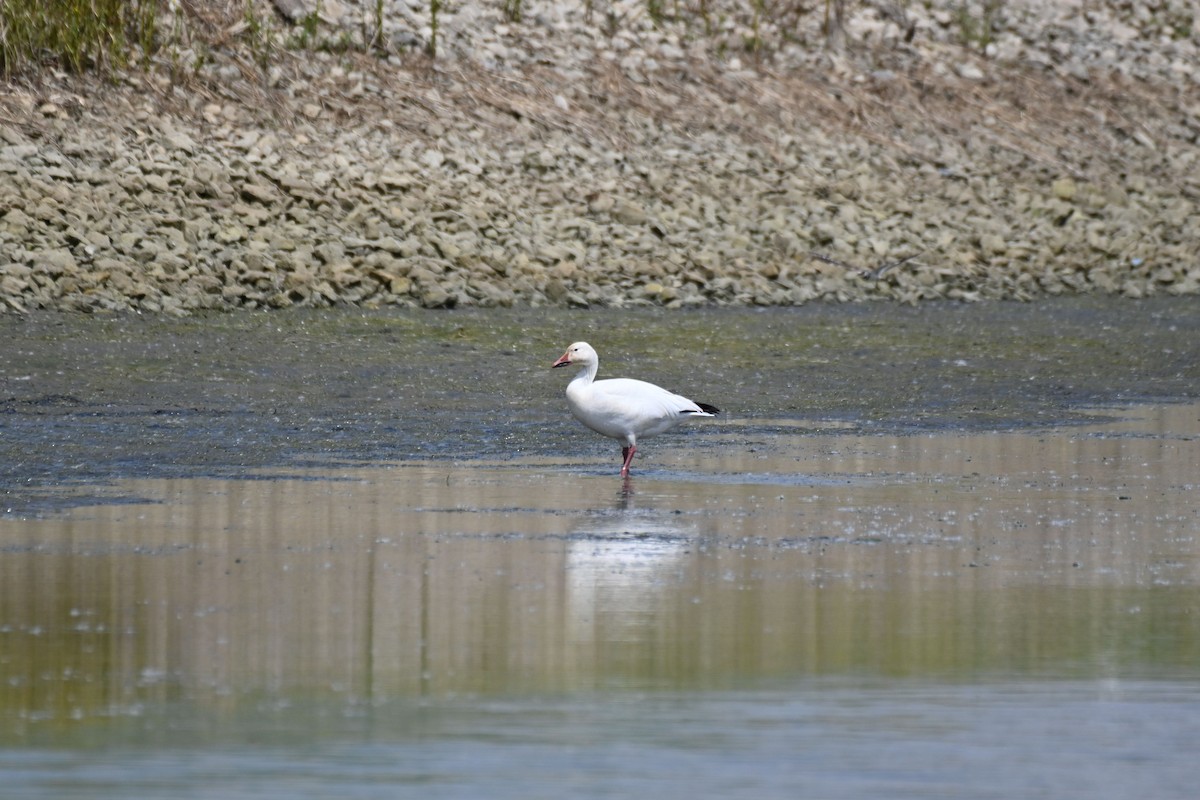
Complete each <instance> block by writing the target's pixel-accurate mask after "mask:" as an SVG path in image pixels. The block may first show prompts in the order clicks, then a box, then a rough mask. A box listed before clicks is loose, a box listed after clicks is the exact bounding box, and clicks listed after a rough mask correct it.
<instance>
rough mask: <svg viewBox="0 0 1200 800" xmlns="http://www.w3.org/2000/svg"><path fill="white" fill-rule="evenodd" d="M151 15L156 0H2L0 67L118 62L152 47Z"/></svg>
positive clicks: (93, 66)
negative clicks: (137, 51) (135, 52)
mask: <svg viewBox="0 0 1200 800" xmlns="http://www.w3.org/2000/svg"><path fill="white" fill-rule="evenodd" d="M157 21H158V2H157V0H4V2H2V3H0V73H3V74H4V75H5V76H7V75H11V74H12V73H14V72H17V71H20V70H23V69H27V68H38V67H43V66H56V67H58V68H61V69H67V70H71V71H75V72H80V71H84V70H104V69H112V68H120V67H123V66H125V65H126V64H127V63H128V62H129V60H130V56H131V54H132V53H133V52H134V51H135V50H148V49H150V48H152V47H153V44H154V36H155V30H156V25H157Z"/></svg>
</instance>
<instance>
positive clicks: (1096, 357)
mask: <svg viewBox="0 0 1200 800" xmlns="http://www.w3.org/2000/svg"><path fill="white" fill-rule="evenodd" d="M0 337H3V339H4V341H5V342H6V343H7V344H6V346H5V347H4V348H3V350H2V351H0V432H2V436H0V512H2V513H5V514H10V515H23V514H31V513H41V512H48V511H52V510H54V509H55V508H58V507H63V506H64V505H69V504H76V503H79V502H90V501H93V500H95V499H97V498H96V496H95V493H94V492H92V491H89V492H88V493H85V496H83V497H73V498H71V497H64V496H63V495H62V494H61V492H60V491H58V490H59V489H61V487H64V486H71V485H75V484H78V485H81V486H83V485H88V486H94V485H96V484H103V483H104V482H106V481H111V480H115V479H118V478H127V477H172V476H198V475H212V476H249V475H262V474H269V472H270V470H273V469H279V470H287V469H288V468H292V467H295V466H298V465H327V464H333V463H338V462H341V461H344V460H351V461H364V462H376V461H396V460H411V459H474V458H488V459H503V458H507V457H512V456H515V455H523V456H528V455H535V456H537V455H544V456H563V457H571V456H572V455H581V454H589V455H591V454H596V453H600V452H603V451H605V448H607V447H608V445H609V444H610V443H609V442H607V441H603V440H601V439H600V438H599V437H595V436H593V435H591V434H589V433H587V432H586V431H583V430H582V429H581V428H579V427H578V426H577V425H576V424H574V423H573V421H572V420H570V418H569V416H568V414H567V412H566V410H565V408H564V406H563V402H562V390H563V386H564V384H565V379H564V378H563V376H562V375H561V374H560V373H552V372H551V371H550V369H549V365H550V363H551V361H552V360H553V359H554V358H555V357H556V356H557V355H559V352H560V351H561V349H562V347H563V346H564V345H565V344H566V343H568V342H570V341H572V340H575V339H588V340H590V341H591V342H592V343H593V344H595V345H596V346H597V349H599V350H600V353H601V359H602V363H601V374H602V376H603V375H607V376H618V375H637V376H639V377H646V378H649V379H652V380H655V381H656V382H659V383H662V384H664V385H667V386H671V387H673V388H676V389H678V390H680V391H686V392H688V393H689V394H691V395H692V396H695V397H697V398H700V399H703V400H705V401H707V402H711V403H714V404H716V405H718V406H720V407H721V408H722V409H724V410H725V411H726V414H725V417H724V419H725V421H726V422H729V421H737V425H731V426H730V430H731V431H737V432H739V433H737V434H736V435H735V438H734V440H733V444H732V445H730V444H726V445H723V446H737V444H738V442H739V441H742V442H743V443H752V442H753V441H754V440H756V439H761V438H765V437H769V436H770V433H771V430H772V426H773V425H776V424H778V421H779V420H792V421H794V420H800V421H804V422H805V423H806V424H808V423H810V424H811V425H812V428H813V430H820V431H824V432H833V431H836V430H846V431H854V432H857V433H862V432H873V431H878V432H888V433H906V432H920V431H930V430H948V429H950V430H953V429H962V430H972V429H974V430H978V429H983V428H987V429H992V428H1008V427H1026V426H1051V425H1062V424H1069V423H1071V422H1072V421H1077V420H1081V419H1084V418H1085V417H1086V412H1085V411H1084V409H1086V408H1087V407H1089V406H1095V405H1121V404H1132V403H1136V402H1139V401H1144V400H1166V401H1172V400H1185V399H1191V398H1195V397H1197V396H1200V309H1198V308H1197V306H1196V303H1195V302H1194V301H1193V300H1190V299H1185V298H1152V299H1148V300H1144V301H1139V302H1136V303H1132V302H1130V301H1128V300H1117V299H1113V298H1106V297H1100V296H1083V297H1071V298H1059V299H1055V300H1047V301H1043V302H1038V303H1035V304H1014V303H991V304H975V305H962V304H941V303H934V304H925V305H921V306H918V307H916V308H912V307H900V306H896V305H895V304H883V303H867V304H850V305H808V306H803V307H799V308H774V309H735V308H723V309H722V308H709V309H698V310H691V311H685V312H680V311H674V312H671V311H664V310H661V309H636V310H628V311H621V312H616V313H614V312H612V311H608V312H601V311H594V310H568V309H553V310H545V309H542V310H538V312H537V313H536V314H531V313H530V312H529V311H528V310H515V309H487V310H484V309H474V310H456V311H452V312H433V311H425V310H415V309H388V310H378V311H363V310H358V309H353V310H351V309H336V310H293V311H290V312H286V313H260V314H244V315H225V314H213V315H210V316H204V315H200V316H196V317H191V318H186V319H175V318H167V317H163V316H151V315H147V316H141V315H129V314H116V315H111V316H104V315H99V316H80V315H73V314H59V313H34V314H30V315H27V316H22V317H13V316H9V317H0ZM717 424H720V423H719V422H718V423H717ZM683 435H686V433H685V434H683ZM659 441H662V442H664V445H663V446H667V447H671V446H676V445H678V442H676V443H670V442H666V440H665V439H664V440H659ZM264 471H265V472H264ZM104 499H106V500H109V501H119V500H121V499H122V498H119V497H109V498H104Z"/></svg>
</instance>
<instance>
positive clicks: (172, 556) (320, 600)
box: [0, 403, 1200, 800]
mask: <svg viewBox="0 0 1200 800" xmlns="http://www.w3.org/2000/svg"><path fill="white" fill-rule="evenodd" d="M1094 413H1095V414H1096V416H1097V420H1098V421H1096V422H1094V423H1091V424H1087V425H1073V426H1069V427H1063V428H1053V429H1040V430H1036V431H1022V430H1011V431H1004V432H964V431H959V432H942V433H932V432H931V433H918V434H908V435H863V434H862V433H861V432H859V431H852V432H842V433H839V432H837V431H836V430H832V428H831V426H830V425H823V426H822V427H821V429H820V430H814V429H812V428H810V427H808V426H806V424H804V423H803V422H800V421H797V420H794V419H741V420H739V419H730V420H724V421H714V422H713V423H712V424H695V425H694V426H692V427H690V428H687V429H685V430H683V431H681V432H678V433H674V434H669V435H667V436H664V437H661V438H658V439H655V440H653V441H652V442H651V443H650V444H648V445H647V447H645V448H644V449H643V451H640V452H639V456H638V460H637V461H636V462H635V475H634V477H633V478H632V479H631V480H629V481H628V482H623V481H621V479H620V478H618V477H617V476H616V475H615V474H614V473H615V471H616V467H617V466H618V463H617V460H616V457H617V453H616V448H615V447H614V448H610V449H611V450H612V452H608V451H607V450H605V451H604V454H603V457H601V456H600V455H597V456H596V457H594V458H593V457H588V458H578V457H575V458H562V457H550V456H546V455H531V456H526V457H517V458H511V459H504V460H499V461H483V460H464V461H452V460H445V461H438V462H430V461H404V462H394V463H388V464H375V465H369V466H364V465H362V464H360V463H347V464H345V465H344V466H342V467H339V468H336V469H328V468H321V469H304V468H297V469H294V470H284V471H283V472H286V473H287V474H286V477H281V471H280V470H278V469H275V470H271V471H270V472H269V473H267V472H264V473H263V475H262V476H261V477H260V479H255V478H254V476H253V475H251V476H248V477H246V478H242V479H215V478H208V479H191V478H178V479H157V480H132V481H121V482H117V483H115V484H112V485H109V486H108V487H107V488H104V489H101V488H98V487H95V486H80V487H76V488H74V489H70V490H67V489H64V490H62V491H64V492H67V491H73V492H77V493H79V494H80V495H81V496H83V497H93V496H94V495H95V494H96V493H97V492H99V491H107V492H109V493H110V494H111V495H112V496H113V498H114V499H117V500H120V501H121V502H114V503H109V504H99V505H84V506H80V507H75V508H71V509H69V510H67V511H65V512H63V513H61V514H56V515H52V516H48V517H46V518H42V519H34V518H29V519H13V518H5V519H0V542H2V543H3V544H2V545H0V648H2V649H0V653H2V655H0V771H3V774H4V776H5V791H4V796H5V797H21V798H25V797H37V798H49V797H55V798H59V797H112V796H116V795H118V794H119V795H120V796H122V797H133V798H138V797H146V798H151V797H153V798H159V797H222V798H230V797H232V798H236V797H257V798H261V797H281V798H283V797H286V798H303V797H314V798H315V797H327V796H332V795H337V796H342V797H400V796H404V797H409V796H411V797H422V798H424V797H453V798H464V797H480V796H488V797H521V798H530V797H565V796H573V797H609V796H612V797H629V796H642V795H645V794H648V793H651V792H659V793H663V792H666V793H667V794H668V795H670V796H684V795H685V794H690V795H697V796H716V795H718V794H720V795H722V796H726V795H729V794H731V793H732V794H735V795H737V796H753V797H797V796H812V797H829V798H876V797H955V798H993V797H994V798H1009V797H1054V798H1074V797H1079V798H1127V797H1130V796H1134V795H1140V796H1146V797H1155V798H1167V799H1168V800H1169V799H1170V798H1185V797H1192V796H1193V795H1194V791H1195V788H1194V787H1195V785H1196V782H1197V780H1200V763H1198V762H1197V761H1196V759H1195V755H1194V751H1195V742H1196V741H1200V502H1198V501H1197V499H1196V498H1197V497H1198V496H1200V405H1197V404H1194V403H1191V404H1177V405H1148V406H1138V407H1132V408H1120V409H1096V410H1094ZM133 500H137V501H138V502H133Z"/></svg>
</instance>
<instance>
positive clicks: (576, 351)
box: [552, 342, 720, 476]
mask: <svg viewBox="0 0 1200 800" xmlns="http://www.w3.org/2000/svg"><path fill="white" fill-rule="evenodd" d="M552 366H554V367H572V366H575V367H579V368H580V369H579V373H578V374H577V375H576V376H575V377H574V378H573V379H572V380H571V382H570V383H569V384H567V405H568V406H569V407H570V409H571V414H572V416H574V417H575V419H577V420H579V421H580V422H582V423H583V424H584V425H586V426H587V427H589V428H591V429H592V430H594V431H595V432H596V433H600V434H603V435H604V436H611V437H612V438H614V439H619V440H621V442H623V443H624V446H623V447H622V448H621V456H622V457H623V458H624V459H625V461H624V463H623V464H621V475H622V476H628V475H629V464H630V462H631V461H633V454H634V453H636V452H637V442H638V439H639V438H642V439H644V438H646V437H648V436H654V435H656V434H659V433H663V432H664V431H669V430H670V429H671V428H674V427H675V426H676V425H678V424H679V423H680V422H683V421H684V420H685V419H690V418H691V417H711V416H713V415H714V414H718V413H720V409H718V408H717V407H715V406H710V405H707V404H705V403H696V402H693V401H691V400H689V399H687V398H686V397H683V396H682V395H678V394H674V393H673V392H668V391H667V390H666V389H664V388H662V387H661V386H655V385H654V384H653V383H647V382H646V381H638V380H633V379H632V378H609V379H608V380H603V381H598V380H596V370H598V369H599V368H600V356H598V355H596V351H595V350H594V349H593V348H592V346H591V345H590V344H588V343H587V342H576V343H575V344H573V345H571V346H570V347H568V348H567V352H565V353H563V355H562V358H560V359H558V361H555V362H554V364H553V365H552Z"/></svg>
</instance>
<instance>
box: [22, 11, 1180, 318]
mask: <svg viewBox="0 0 1200 800" xmlns="http://www.w3.org/2000/svg"><path fill="white" fill-rule="evenodd" d="M225 5H231V4H222V3H219V2H217V3H211V4H208V7H207V9H206V10H199V11H198V10H196V7H197V6H200V7H204V6H205V4H194V3H193V4H180V5H178V7H177V8H176V12H175V16H174V17H168V19H167V20H164V24H163V26H162V27H163V29H164V30H169V31H174V33H173V34H171V37H172V38H170V39H168V40H167V41H166V42H165V43H164V45H163V46H162V47H161V49H160V50H159V51H158V52H157V53H156V54H155V55H154V56H153V57H152V58H148V59H144V60H142V62H141V63H135V64H133V65H131V67H130V68H129V69H128V70H127V71H125V72H123V73H121V74H120V75H118V76H116V77H115V79H114V78H104V77H96V76H68V75H64V74H61V73H55V72H53V71H51V72H48V73H47V74H44V75H38V76H13V77H12V78H10V80H9V82H8V83H7V84H5V85H3V87H2V89H0V309H3V310H4V311H7V312H14V313H20V312H23V311H26V310H30V309H34V308H46V309H59V310H74V311H105V310H113V311H116V310H138V311H144V312H166V313H173V314H187V313H189V312H191V311H195V310H201V309H234V308H264V307H269V308H284V307H288V306H294V305H310V306H311V305H331V304H354V305H362V306H368V307H373V306H382V305H402V306H404V305H412V306H417V305H419V306H425V307H451V306H497V305H499V306H509V305H528V306H539V305H547V304H550V305H560V306H562V305H574V306H590V305H607V306H628V305H639V304H662V305H667V306H691V305H707V304H762V305H789V304H799V303H805V302H808V301H814V300H821V299H830V300H838V301H849V300H865V299H891V300H898V301H904V302H917V301H920V300H923V299H932V298H956V299H961V300H967V301H969V300H980V299H1031V298H1034V297H1036V296H1038V295H1041V294H1046V293H1048V294H1061V293H1064V292H1089V291H1101V292H1112V293H1122V294H1124V295H1127V296H1130V297H1143V296H1147V295H1152V294H1156V293H1172V294H1195V293H1198V292H1200V255H1198V254H1200V213H1197V212H1198V208H1197V204H1198V203H1200V44H1198V41H1200V11H1197V9H1196V7H1195V6H1194V4H1193V3H1191V2H1176V1H1175V0H1158V2H1136V3H1135V2H1121V0H1097V1H1095V2H1087V3H1084V2H1080V1H1079V0H1053V1H1052V2H1035V1H1034V0H1014V2H1010V3H1007V4H1000V3H996V2H984V3H972V2H951V0H930V2H927V3H923V4H919V5H917V4H908V5H907V6H906V5H903V4H895V3H887V2H852V1H851V0H847V2H845V3H844V4H842V3H836V2H832V3H809V4H802V3H781V4H774V5H772V6H771V9H772V10H773V12H774V13H773V15H772V17H771V19H770V20H767V19H763V18H761V17H756V16H755V14H754V13H753V11H754V9H755V8H762V7H763V4H755V3H744V2H737V3H735V2H723V1H722V0H710V2H678V3H669V2H668V3H651V2H644V1H640V2H607V3H606V2H600V0H596V1H595V2H592V0H557V1H553V2H552V1H547V2H535V1H534V0H526V1H525V2H518V3H513V2H501V1H500V0H496V2H479V3H466V2H461V3H454V2H449V3H445V4H444V6H443V8H442V10H441V12H440V13H439V15H438V17H437V19H436V20H433V19H431V17H430V14H429V4H427V3H413V4H409V3H406V2H387V3H384V4H381V5H380V4H376V3H375V2H362V3H354V2H348V1H347V0H343V2H331V0H320V1H319V2H318V0H310V2H307V3H305V2H302V1H301V0H297V2H292V3H276V4H275V6H274V7H272V6H269V5H268V4H265V3H260V4H259V6H258V7H256V13H257V14H258V16H256V17H250V16H249V15H246V14H244V13H241V12H239V11H238V10H237V8H233V9H230V8H225ZM232 5H234V6H236V5H237V4H232ZM839 8H841V9H843V10H844V16H843V17H842V18H841V21H840V24H839V21H838V19H837V16H836V14H835V13H833V12H836V11H837V10H838V9H839ZM284 12H286V14H285V13H284ZM827 12H829V14H832V16H829V14H827ZM435 21H436V23H437V24H436V27H435V26H434V25H433V24H432V23H433V22H435ZM431 45H432V46H431ZM431 50H435V52H434V53H433V54H432V55H431V53H430V51H431Z"/></svg>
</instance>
